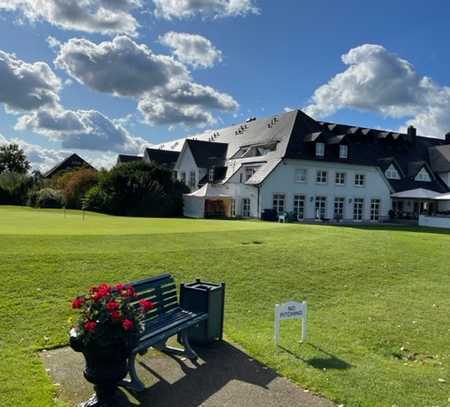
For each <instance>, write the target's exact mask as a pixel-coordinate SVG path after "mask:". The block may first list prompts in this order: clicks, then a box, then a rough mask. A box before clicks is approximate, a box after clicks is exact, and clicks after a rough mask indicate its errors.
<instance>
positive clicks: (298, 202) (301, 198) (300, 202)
mask: <svg viewBox="0 0 450 407" xmlns="http://www.w3.org/2000/svg"><path fill="white" fill-rule="evenodd" d="M305 201H306V198H305V195H300V194H295V195H294V215H295V218H296V219H297V220H302V219H304V218H305Z"/></svg>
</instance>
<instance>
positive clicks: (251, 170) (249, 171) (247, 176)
mask: <svg viewBox="0 0 450 407" xmlns="http://www.w3.org/2000/svg"><path fill="white" fill-rule="evenodd" d="M255 172H256V168H253V167H245V180H246V181H248V180H249V179H250V178H251V177H252V176H253V174H254V173H255Z"/></svg>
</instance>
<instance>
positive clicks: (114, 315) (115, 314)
mask: <svg viewBox="0 0 450 407" xmlns="http://www.w3.org/2000/svg"><path fill="white" fill-rule="evenodd" d="M111 318H112V319H114V320H116V321H118V320H119V319H121V318H122V314H121V313H120V312H119V311H113V312H111Z"/></svg>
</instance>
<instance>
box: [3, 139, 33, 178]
mask: <svg viewBox="0 0 450 407" xmlns="http://www.w3.org/2000/svg"><path fill="white" fill-rule="evenodd" d="M29 169H30V162H29V161H28V160H27V158H26V156H25V153H24V152H23V150H22V149H21V148H19V146H18V145H17V144H5V145H2V146H0V173H3V172H16V173H19V174H26V173H27V171H28V170H29Z"/></svg>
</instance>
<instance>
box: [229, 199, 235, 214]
mask: <svg viewBox="0 0 450 407" xmlns="http://www.w3.org/2000/svg"><path fill="white" fill-rule="evenodd" d="M230 216H231V217H232V218H235V217H236V201H235V200H234V199H232V200H231V206H230Z"/></svg>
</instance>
